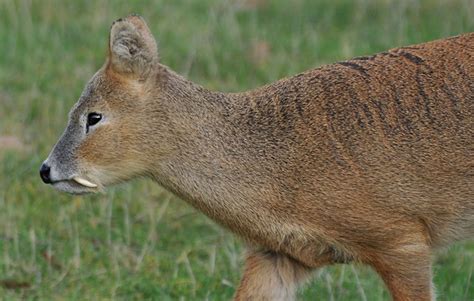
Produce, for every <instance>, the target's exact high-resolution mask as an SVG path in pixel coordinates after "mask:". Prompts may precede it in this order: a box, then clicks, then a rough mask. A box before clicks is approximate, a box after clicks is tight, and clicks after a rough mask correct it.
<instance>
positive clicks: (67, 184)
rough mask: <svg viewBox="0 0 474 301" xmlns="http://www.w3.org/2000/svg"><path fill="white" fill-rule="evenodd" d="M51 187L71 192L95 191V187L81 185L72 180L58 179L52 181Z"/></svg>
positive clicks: (84, 192)
mask: <svg viewBox="0 0 474 301" xmlns="http://www.w3.org/2000/svg"><path fill="white" fill-rule="evenodd" d="M53 187H54V188H55V189H57V190H59V191H62V192H67V193H71V194H86V193H93V192H97V189H96V188H89V187H85V186H82V185H80V184H78V183H76V182H74V181H59V182H55V183H53Z"/></svg>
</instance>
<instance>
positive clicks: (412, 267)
mask: <svg viewBox="0 0 474 301" xmlns="http://www.w3.org/2000/svg"><path fill="white" fill-rule="evenodd" d="M375 257H376V258H377V259H376V260H374V261H373V262H371V263H370V264H371V265H372V267H373V268H374V269H375V270H376V271H377V273H378V274H379V275H380V276H381V277H382V279H383V280H384V282H385V284H386V285H387V287H388V289H389V291H390V293H391V295H392V298H393V300H394V301H415V300H416V301H433V300H434V299H435V297H434V294H433V285H432V282H431V254H430V251H429V247H428V246H426V245H411V246H409V247H405V248H401V249H398V250H395V251H394V250H388V251H386V252H383V255H377V256H375Z"/></svg>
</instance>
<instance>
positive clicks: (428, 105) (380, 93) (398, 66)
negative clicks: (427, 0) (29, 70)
mask: <svg viewBox="0 0 474 301" xmlns="http://www.w3.org/2000/svg"><path fill="white" fill-rule="evenodd" d="M473 56H474V34H473V33H470V34H464V35H460V36H456V37H451V38H447V39H444V40H438V41H434V42H428V43H424V44H419V45H415V46H410V47H402V48H398V49H392V50H389V51H387V52H382V53H379V54H375V55H372V56H367V57H357V58H354V59H352V60H348V61H343V62H340V63H335V64H332V65H328V66H323V67H320V68H316V69H313V70H309V71H306V72H303V73H300V74H298V75H295V76H293V77H289V78H285V79H281V80H279V81H276V82H274V83H271V84H268V85H266V86H263V87H260V88H256V89H254V90H251V91H247V92H242V93H221V92H214V91H210V90H207V89H205V88H203V87H202V86H200V85H197V84H195V83H193V82H191V81H189V80H186V79H185V78H183V77H182V76H180V75H178V74H176V73H175V72H173V71H172V70H170V69H169V68H168V67H166V66H165V65H163V64H161V62H160V60H159V56H158V49H157V45H156V42H155V39H154V37H153V35H152V34H151V32H150V30H149V28H148V26H147V25H146V23H145V22H144V20H143V19H142V18H141V17H139V16H136V15H132V16H128V17H126V18H123V19H119V20H117V21H116V22H114V23H113V25H112V27H111V30H110V36H109V48H108V55H107V59H106V62H105V64H104V65H103V66H102V67H101V68H100V70H99V71H98V72H97V73H96V74H95V75H94V76H93V77H92V79H91V80H90V81H89V83H88V84H87V86H86V87H85V90H84V91H83V93H82V95H81V96H80V98H79V100H78V102H77V103H76V105H75V106H74V107H73V108H72V110H71V112H70V115H69V123H68V125H67V127H66V129H65V131H64V133H63V135H62V136H61V138H60V139H59V141H58V142H57V144H56V145H55V146H54V148H53V150H52V151H51V153H50V155H49V157H48V158H47V160H46V161H44V163H43V164H42V166H41V169H40V174H41V178H42V179H43V181H44V182H45V183H48V184H51V185H52V186H53V187H54V188H56V189H58V190H60V191H65V192H68V193H73V194H83V193H93V192H98V191H102V190H103V189H104V188H105V187H107V186H109V185H113V184H116V183H119V182H124V181H127V180H129V179H132V178H136V177H140V176H142V177H149V178H151V179H153V180H154V181H156V182H157V183H158V184H159V185H161V186H162V187H164V188H166V189H167V190H169V191H171V192H173V193H174V194H176V195H177V196H179V197H180V198H182V199H183V200H186V201H187V202H188V203H190V204H191V205H192V206H194V207H195V208H197V209H198V210H200V211H202V212H203V213H204V214H206V215H207V216H209V217H210V218H211V219H213V220H214V221H216V222H217V223H219V224H220V225H222V226H224V227H225V228H227V229H229V230H230V231H232V232H233V233H235V234H236V235H238V236H239V237H241V238H242V239H243V240H244V241H245V243H246V245H247V246H248V254H247V257H246V262H245V268H244V272H243V277H242V280H241V283H240V286H239V288H238V289H237V291H236V294H235V300H294V298H295V293H296V289H297V287H298V285H299V284H301V283H303V282H305V280H307V279H308V278H309V277H310V276H311V274H312V272H313V271H314V270H315V269H317V268H319V267H322V266H325V265H330V264H335V263H351V262H357V263H362V264H367V265H369V266H371V267H372V268H373V269H374V270H375V271H376V272H377V273H378V274H379V275H380V277H381V278H382V279H383V281H384V282H385V284H386V286H387V288H388V290H389V291H390V293H391V295H392V297H393V300H397V301H402V300H417V301H419V300H434V298H435V297H434V292H433V286H432V279H431V278H432V271H431V270H432V268H431V267H432V263H431V261H432V255H433V252H434V251H436V250H437V249H439V248H442V247H444V246H447V245H450V244H452V243H453V242H455V241H459V240H463V239H470V238H473V236H474V168H473V167H474V153H473V151H474V126H473V123H474V116H473V113H474V57H473Z"/></svg>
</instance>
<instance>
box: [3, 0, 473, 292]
mask: <svg viewBox="0 0 474 301" xmlns="http://www.w3.org/2000/svg"><path fill="white" fill-rule="evenodd" d="M131 12H137V13H140V14H142V15H143V16H144V17H145V18H146V19H147V20H148V21H149V25H150V27H151V29H152V31H153V32H154V33H155V35H156V37H157V39H158V41H159V47H160V53H161V57H162V61H163V62H164V63H165V64H167V65H169V66H171V67H172V68H173V69H175V70H176V71H178V72H179V73H182V74H185V75H186V76H188V77H189V78H191V79H192V80H194V81H196V82H199V83H201V84H203V85H205V86H206V87H209V88H212V89H219V90H226V91H238V90H243V89H248V88H252V87H256V86H258V85H261V84H263V83H266V82H269V81H272V80H275V79H278V78H280V77H283V76H287V75H291V74H294V73H296V72H299V71H303V70H305V69H308V68H311V67H315V66H319V65H321V64H324V63H329V62H334V61H336V60H341V59H345V58H349V57H352V56H356V55H366V54H371V53H374V52H377V51H382V50H385V49H388V48H391V47H396V46H401V45H406V44H412V43H418V42H422V41H427V40H432V39H436V38H441V37H445V36H449V35H455V34H458V33H462V32H467V31H474V3H473V2H472V1H471V0H452V1H448V0H433V1H403V0H400V1H388V0H384V1H382V0H381V1H376V0H358V1H335V0H332V1H329V0H327V1H312V0H307V1H303V0H293V1H286V0H278V1H270V0H268V1H265V0H253V1H252V0H247V1H231V0H227V1H217V0H194V1H192V0H176V1H164V0H163V1H160V0H155V1H126V0H121V1H61V0H43V1H26V0H18V1H14V0H0V299H4V300H19V299H26V300H109V299H110V300H112V299H113V300H141V299H149V300H226V299H229V298H230V297H231V296H232V294H233V291H234V289H235V287H236V285H237V283H238V279H239V275H240V271H241V266H242V251H243V248H242V244H241V243H240V241H239V240H238V239H236V238H234V237H233V236H232V235H231V234H230V233H228V232H226V231H224V230H221V229H220V228H219V227H217V226H216V225H214V224H213V222H212V221H210V220H208V219H207V218H205V217H204V216H203V215H201V214H199V213H198V212H196V211H194V210H193V209H192V208H191V207H190V206H188V205H187V204H185V203H184V202H182V201H180V200H178V199H176V198H175V197H174V196H172V195H170V194H169V193H167V192H165V191H163V190H161V189H160V188H159V187H157V186H156V185H154V184H153V183H151V182H147V181H144V180H142V181H139V182H135V183H132V184H127V185H123V186H121V187H117V188H114V189H111V190H110V191H109V192H108V193H107V194H105V195H97V196H88V197H72V196H68V195H64V194H60V193H58V192H56V191H53V190H52V189H51V188H50V187H47V186H46V185H42V184H41V183H40V179H39V177H38V172H37V171H38V167H39V165H40V163H41V161H42V160H43V159H44V158H45V157H46V156H47V154H48V152H49V150H50V148H51V147H52V145H53V143H54V142H55V141H56V139H57V137H58V136H59V134H60V133H61V131H62V129H63V127H64V125H65V123H66V119H67V112H68V110H69V108H70V107H71V105H72V104H73V103H74V102H75V101H76V99H77V97H78V96H79V94H80V92H81V90H82V88H83V86H84V84H85V82H86V81H87V80H88V79H89V78H90V76H91V75H92V74H93V73H94V71H95V70H96V69H98V67H99V66H100V65H101V64H102V62H103V60H104V56H105V49H106V43H107V36H108V29H109V26H110V24H111V22H112V21H113V20H114V19H116V18H118V17H120V16H124V15H127V14H129V13H131ZM436 263H437V264H436V266H435V274H436V275H435V282H436V284H437V288H438V294H439V299H440V300H474V275H473V270H474V244H473V243H464V244H459V245H457V246H454V247H453V248H451V249H450V250H448V251H446V252H444V253H443V254H441V255H439V256H438V257H437V261H436ZM300 299H301V300H314V299H318V300H389V297H388V294H387V292H386V290H385V288H384V287H383V285H382V283H381V282H380V280H378V278H377V277H376V275H375V274H374V273H373V272H372V271H371V270H369V269H367V268H365V267H361V266H336V267H331V268H327V269H323V270H321V271H320V272H318V273H317V276H316V277H315V280H314V281H313V282H312V283H311V284H310V285H308V286H307V288H306V289H305V290H303V291H302V292H301V294H300Z"/></svg>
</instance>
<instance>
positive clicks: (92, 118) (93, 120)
mask: <svg viewBox="0 0 474 301" xmlns="http://www.w3.org/2000/svg"><path fill="white" fill-rule="evenodd" d="M101 119H102V114H99V113H89V114H88V115H87V132H89V127H90V126H93V125H96V124H97V123H98V122H99V121H100V120H101Z"/></svg>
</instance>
